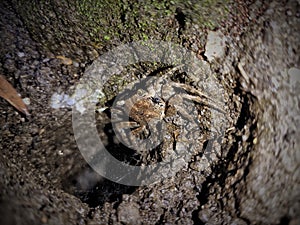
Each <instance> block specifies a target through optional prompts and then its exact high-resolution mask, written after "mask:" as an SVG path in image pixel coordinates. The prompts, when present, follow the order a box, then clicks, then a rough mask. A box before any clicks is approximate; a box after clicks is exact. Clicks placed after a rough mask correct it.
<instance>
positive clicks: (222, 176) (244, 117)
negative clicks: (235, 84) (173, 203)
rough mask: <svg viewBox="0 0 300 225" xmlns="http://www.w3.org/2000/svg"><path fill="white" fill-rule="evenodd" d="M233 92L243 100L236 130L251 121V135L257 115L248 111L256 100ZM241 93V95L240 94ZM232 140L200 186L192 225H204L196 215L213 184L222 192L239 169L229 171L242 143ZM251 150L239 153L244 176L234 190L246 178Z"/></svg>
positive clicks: (247, 94)
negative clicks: (224, 156)
mask: <svg viewBox="0 0 300 225" xmlns="http://www.w3.org/2000/svg"><path fill="white" fill-rule="evenodd" d="M234 91H235V94H236V95H240V96H241V95H242V96H241V99H243V102H242V108H241V111H240V115H239V118H238V120H237V123H236V125H235V127H236V128H237V129H238V130H240V131H242V130H243V127H244V126H245V125H246V124H247V123H248V122H249V121H251V127H250V132H251V133H253V131H255V129H256V116H257V115H254V114H252V113H251V112H250V110H249V107H250V105H253V103H254V101H255V100H256V99H255V98H254V96H252V95H251V94H250V93H245V92H243V91H242V90H241V89H238V88H236V89H235V90H234ZM241 93H243V94H241ZM253 138H254V137H253V135H250V136H249V138H248V140H247V142H249V143H252V141H253ZM234 139H235V142H234V143H233V145H232V146H231V148H230V149H229V151H228V154H227V156H226V158H225V159H223V160H221V162H220V163H218V164H217V165H215V166H213V167H212V171H213V173H212V174H211V175H210V176H208V177H207V179H206V180H205V182H204V183H203V184H202V189H201V192H200V193H199V194H198V196H197V198H198V200H199V202H200V205H199V207H198V209H197V210H195V211H194V212H193V213H192V215H193V217H192V218H193V221H194V224H205V223H204V221H201V220H200V219H199V216H198V214H199V212H200V211H201V207H202V206H203V205H205V204H207V203H208V200H209V196H210V195H211V194H210V189H211V187H212V186H214V185H215V184H217V185H218V186H220V187H221V189H222V190H224V188H225V182H226V178H227V177H228V176H233V175H234V174H236V172H237V170H238V169H239V168H234V169H233V170H229V166H230V163H232V162H234V157H235V155H236V154H237V152H238V148H239V143H241V142H242V141H243V140H242V137H241V136H239V135H234ZM251 150H252V145H248V148H247V149H246V150H245V151H244V152H241V153H240V154H241V155H240V157H239V159H242V160H243V161H245V162H244V163H242V164H243V165H247V166H246V169H245V173H244V176H243V177H242V178H241V179H240V180H239V181H236V183H235V184H234V185H233V186H234V188H235V186H236V185H237V184H238V183H240V181H241V180H244V179H245V177H246V176H247V174H248V173H249V165H251V162H252V161H251V159H249V157H248V155H249V153H250V152H251ZM224 194H225V193H224ZM235 199H236V202H235V205H236V209H238V208H239V200H238V196H235ZM222 204H224V203H222ZM222 204H221V205H222ZM237 216H239V211H238V210H237ZM241 219H243V220H244V221H245V222H246V223H248V221H247V219H245V218H241Z"/></svg>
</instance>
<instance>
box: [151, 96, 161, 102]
mask: <svg viewBox="0 0 300 225" xmlns="http://www.w3.org/2000/svg"><path fill="white" fill-rule="evenodd" d="M151 99H152V101H153V102H154V103H160V99H159V98H157V97H152V98H151Z"/></svg>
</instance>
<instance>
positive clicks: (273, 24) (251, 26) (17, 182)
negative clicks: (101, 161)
mask: <svg viewBox="0 0 300 225" xmlns="http://www.w3.org/2000/svg"><path fill="white" fill-rule="evenodd" d="M14 2H15V4H11V3H10V2H8V1H1V3H0V12H1V18H0V24H1V26H0V33H1V36H0V72H1V74H3V75H5V76H6V78H7V80H9V81H10V82H11V83H12V85H13V86H14V87H15V88H16V89H17V90H18V92H19V93H20V94H21V95H22V97H28V98H29V99H30V106H29V108H30V110H31V114H32V117H31V118H30V119H25V118H24V117H22V115H19V114H18V113H16V112H15V111H14V109H13V108H12V107H11V106H9V105H8V103H7V102H5V101H4V100H3V99H0V107H1V113H0V127H1V128H0V130H1V136H0V143H1V144H0V151H1V155H0V213H1V217H0V223H1V224H122V223H123V224H124V223H125V224H126V223H127V224H133V223H134V222H133V221H136V223H137V224H138V223H143V224H155V223H156V224H203V223H204V224H279V223H282V224H284V223H288V222H290V224H297V221H299V216H298V215H299V214H297V213H298V212H299V190H300V188H299V163H300V156H299V131H297V128H298V127H299V87H298V86H297V85H292V87H291V85H290V80H291V78H290V77H289V76H288V71H289V69H290V68H292V67H293V68H298V69H299V68H300V65H299V64H300V62H299V49H300V46H299V43H300V42H299V38H298V36H299V35H298V34H299V2H298V1H287V2H286V3H284V4H283V3H281V2H280V1H278V2H277V1H272V2H271V3H264V4H263V3H261V1H247V2H245V1H241V2H237V3H231V4H229V5H228V7H229V11H231V13H230V14H229V15H228V17H226V20H224V21H223V22H222V26H221V25H220V24H219V25H218V26H217V28H219V30H220V32H222V33H223V34H224V35H225V36H226V39H227V43H226V51H225V56H224V57H222V58H220V59H218V60H216V61H215V62H212V63H211V69H212V71H213V73H214V74H217V76H216V77H217V78H218V79H219V80H220V81H221V83H222V85H224V87H225V89H226V91H227V94H228V99H227V103H228V108H229V111H230V117H231V118H232V121H235V123H234V126H233V127H232V128H230V129H229V130H228V131H227V133H226V136H225V139H224V140H216V141H215V142H214V144H213V145H212V146H208V147H209V148H211V149H220V146H222V151H221V155H216V156H215V158H218V159H219V160H218V161H216V162H215V164H213V165H210V167H208V168H207V170H205V171H199V170H198V169H197V168H199V165H198V164H199V163H203V161H201V159H203V156H202V155H201V154H199V155H196V156H195V157H194V158H193V160H192V162H190V164H189V166H188V167H186V168H184V169H182V170H181V171H180V172H179V173H178V174H176V176H174V177H172V178H169V179H166V180H164V181H162V182H160V183H157V184H153V185H149V186H147V187H126V186H123V185H118V184H115V183H112V182H110V181H108V180H105V179H103V178H101V177H99V176H97V174H95V173H94V172H93V171H91V170H90V169H89V168H88V166H87V165H86V163H85V161H84V159H83V158H82V156H81V155H80V152H79V151H78V149H77V147H76V143H75V140H74V137H73V131H72V123H71V111H70V110H69V109H59V110H54V109H52V108H51V107H50V104H49V101H50V99H51V96H52V94H53V93H54V92H60V91H64V92H72V91H73V90H69V88H70V87H72V86H73V85H75V84H76V83H77V82H78V80H79V78H80V77H81V76H82V74H83V72H84V71H85V69H86V68H87V65H89V63H90V62H91V61H92V60H94V59H95V58H97V55H98V54H99V53H102V52H104V51H105V50H106V49H109V48H110V46H111V45H117V44H119V42H122V41H121V40H125V42H126V41H129V40H134V39H130V35H132V34H134V32H133V31H135V29H137V28H138V27H139V29H138V31H137V33H139V35H141V33H140V31H141V30H142V29H143V27H142V28H141V27H140V26H141V23H137V22H136V21H144V20H147V18H146V19H145V17H143V16H141V15H144V14H145V13H144V12H145V11H146V12H148V10H149V12H151V7H150V8H149V9H147V8H145V7H144V8H143V9H142V13H141V14H138V15H139V17H137V15H134V14H132V13H130V10H129V9H130V8H131V9H136V8H139V5H136V4H131V5H130V6H128V5H127V4H126V7H127V6H128V8H126V9H123V10H124V12H126V13H124V14H122V15H119V14H114V16H116V18H117V19H116V20H114V17H112V18H111V17H108V19H107V18H106V19H107V21H109V22H111V24H109V25H112V27H113V28H114V30H113V33H112V34H115V33H116V32H115V31H116V30H117V33H118V35H120V36H118V37H117V38H113V39H112V40H111V42H109V43H107V42H102V41H98V44H99V43H101V44H102V45H101V47H100V48H99V46H96V47H95V46H93V45H92V44H91V43H89V44H88V46H83V45H82V44H83V43H85V41H86V40H90V38H88V37H87V36H85V34H84V33H83V34H82V33H81V31H82V30H85V29H80V27H79V28H78V30H76V32H74V33H73V32H72V27H73V26H74V23H75V24H77V22H78V21H77V20H70V18H73V17H70V15H68V16H67V17H66V19H64V17H63V16H64V15H63V14H56V15H55V13H54V14H53V12H56V13H57V12H60V10H62V8H61V7H62V6H64V4H66V1H58V2H56V1H51V2H47V1H44V2H41V3H40V4H39V5H38V10H39V11H38V12H36V11H34V12H36V14H34V13H32V14H33V15H35V17H34V18H36V20H35V19H33V18H32V17H30V18H29V17H28V18H26V12H25V11H22V9H24V7H21V6H22V5H18V4H16V1H14ZM51 3H55V6H59V7H57V8H56V9H55V10H54V9H51V7H52V6H51ZM43 4H44V5H43ZM68 4H70V3H68ZM28 6H30V5H28ZM49 6H50V8H49ZM160 6H161V5H160ZM179 6H180V7H179ZM43 7H44V8H43ZM157 7H158V6H156V7H154V8H155V10H154V11H155V12H154V13H157V12H159V10H158V9H157ZM169 7H170V12H171V14H170V15H169V16H166V17H164V16H162V17H161V16H160V15H158V14H155V15H157V17H155V18H162V19H161V20H158V21H159V23H162V24H163V25H161V26H150V28H149V27H147V29H149V30H151V34H152V35H153V36H154V37H156V38H165V39H167V40H169V39H170V40H172V41H175V42H178V43H180V44H181V45H182V46H185V47H189V48H190V49H192V50H193V51H194V52H195V53H197V54H198V57H199V58H202V56H203V49H204V44H205V41H206V35H204V34H205V29H203V27H201V26H200V25H199V23H198V24H197V21H198V19H197V13H195V15H193V11H192V9H193V7H191V6H189V5H184V4H182V3H181V4H179V5H178V7H177V6H169ZM197 7H199V5H197ZM197 7H196V6H195V8H197ZM177 8H178V9H177ZM25 9H27V7H25ZM46 9H47V10H46ZM116 9H118V7H116ZM43 10H44V11H43ZM74 11H76V10H75V9H74V8H72V7H70V8H69V11H68V12H74ZM201 13H202V14H203V15H205V12H204V11H201ZM150 14H151V13H150ZM198 14H199V12H198ZM145 15H148V14H145ZM77 16H78V15H76V16H75V19H76V18H78V17H77ZM122 18H123V24H122V26H121V27H118V26H115V25H117V24H118V22H116V21H119V19H120V20H122ZM106 19H105V20H106ZM41 21H42V22H41ZM51 21H52V22H51ZM64 21H65V26H64V25H63V24H64ZM76 21H77V22H76ZM149 21H150V20H149ZM198 22H199V21H198ZM105 23H106V22H105ZM124 24H129V25H131V24H134V25H133V26H130V28H128V30H126V27H125V26H124ZM168 24H169V25H168ZM106 25H107V24H106ZM57 27H58V28H59V29H58V30H59V31H60V32H61V33H59V32H53V31H55V28H57ZM35 28H36V29H35ZM206 28H207V27H206ZM40 29H42V30H44V31H45V32H44V33H43V31H41V30H40ZM74 29H75V28H74ZM76 29H77V28H76ZM125 31H130V32H128V33H126V32H125ZM123 32H124V33H126V34H124V35H123V36H122V33H123ZM144 33H147V31H144ZM72 34H75V35H74V36H72ZM81 34H82V35H83V36H82V37H81V36H80V35H81ZM38 35H41V36H38ZM60 35H62V36H61V37H60ZM101 35H104V33H101ZM109 35H111V34H109ZM156 35H157V36H156ZM169 35H170V36H171V37H170V36H169ZM38 37H40V39H42V40H41V41H40V42H39V38H38ZM59 37H60V38H61V39H60V38H59ZM122 37H123V38H124V39H122ZM140 37H142V36H138V37H137V39H138V38H140ZM41 43H42V44H41ZM47 43H48V46H47ZM49 43H50V44H53V46H52V47H53V48H51V46H50V47H49ZM72 43H73V44H72ZM74 43H75V45H74ZM70 46H73V47H70ZM58 49H59V50H58ZM68 49H69V50H68ZM95 49H97V51H96V52H95V51H94V50H95ZM76 52H77V53H76ZM65 53H67V54H65ZM62 54H65V56H66V57H69V58H71V59H72V62H73V63H72V65H66V63H64V61H62V60H61V59H58V58H56V56H58V55H62ZM241 65H242V67H241ZM143 66H144V65H140V67H137V69H136V70H139V71H145V70H146V71H147V69H145V68H143ZM204 163H206V162H204ZM208 165H209V164H208ZM2 215H3V216H2ZM4 215H5V216H4ZM125 215H130V217H126V218H125Z"/></svg>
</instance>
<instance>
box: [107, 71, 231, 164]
mask: <svg viewBox="0 0 300 225" xmlns="http://www.w3.org/2000/svg"><path fill="white" fill-rule="evenodd" d="M195 103H196V104H200V105H204V106H206V107H208V108H211V109H212V110H214V111H215V112H217V113H219V114H223V115H225V113H226V112H225V111H224V110H223V108H222V107H221V106H220V103H218V102H216V101H215V100H214V99H212V98H210V97H209V96H208V95H206V94H205V93H203V92H201V91H199V90H197V89H196V88H193V87H191V86H189V85H187V84H185V83H177V82H173V81H171V80H170V79H168V74H165V75H164V76H161V77H146V78H145V79H143V80H142V81H140V82H138V83H133V84H131V85H129V86H128V87H127V88H126V89H125V91H124V92H123V93H122V94H121V95H119V96H118V97H117V98H116V100H115V104H114V106H113V107H112V109H111V114H112V117H111V118H112V124H113V127H114V130H115V133H116V134H117V136H118V139H120V140H121V142H122V143H123V144H125V145H126V146H128V147H130V148H134V149H135V150H137V151H138V152H139V153H141V154H143V153H145V152H147V151H149V150H150V149H154V148H156V147H157V146H159V145H160V148H161V149H162V151H161V154H162V158H164V157H165V156H166V155H167V152H169V153H170V152H171V151H172V150H174V149H175V150H176V148H182V147H183V148H188V147H189V146H191V145H193V143H194V142H195V138H197V136H198V137H199V136H201V135H200V128H199V127H200V117H199V113H198V110H197V108H196V107H195Z"/></svg>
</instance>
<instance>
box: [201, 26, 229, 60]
mask: <svg viewBox="0 0 300 225" xmlns="http://www.w3.org/2000/svg"><path fill="white" fill-rule="evenodd" d="M224 54H225V36H224V35H223V34H222V33H221V32H219V31H209V32H208V35H207V42H206V46H205V54H204V55H205V56H206V57H207V60H208V61H209V62H211V61H212V60H213V59H217V58H221V57H222V56H224Z"/></svg>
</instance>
